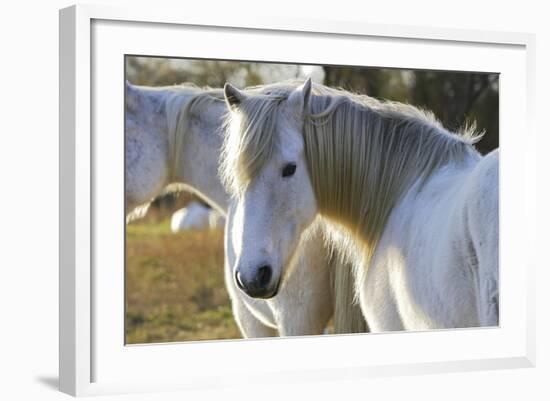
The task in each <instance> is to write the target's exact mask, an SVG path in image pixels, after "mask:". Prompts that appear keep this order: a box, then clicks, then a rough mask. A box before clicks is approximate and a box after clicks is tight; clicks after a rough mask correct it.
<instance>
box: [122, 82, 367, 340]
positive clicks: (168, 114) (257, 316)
mask: <svg viewBox="0 0 550 401" xmlns="http://www.w3.org/2000/svg"><path fill="white" fill-rule="evenodd" d="M226 112H227V108H226V104H225V102H224V100H223V93H222V91H221V90H200V89H198V88H195V87H186V86H181V87H165V88H148V87H138V86H134V85H131V84H127V86H126V210H127V212H128V216H129V219H128V220H130V219H131V217H134V216H135V215H136V213H135V210H146V205H147V204H149V203H150V202H151V200H152V199H154V198H155V197H156V196H158V195H159V194H161V193H162V192H163V191H164V190H165V188H166V187H167V186H168V187H170V186H171V187H174V184H177V186H179V187H183V188H184V189H188V190H191V191H192V192H194V193H196V194H198V195H199V196H200V197H202V198H203V199H205V200H206V201H207V202H208V203H209V204H211V205H213V206H214V208H216V209H218V210H219V211H220V212H221V213H222V214H224V215H225V212H226V210H227V209H228V208H229V205H230V203H229V196H228V195H227V193H226V191H225V189H224V188H223V186H222V184H221V182H220V179H219V178H218V156H219V153H220V150H221V145H222V142H223V126H222V123H223V119H224V116H225V113H226ZM143 205H145V206H143ZM231 224H232V223H231V221H228V224H227V225H226V227H231ZM227 237H228V236H227V234H226V244H225V251H226V252H225V257H226V262H225V268H224V271H225V279H226V280H225V281H226V286H227V289H228V291H229V294H230V297H231V301H232V307H233V313H234V316H235V319H236V321H237V323H238V325H239V327H240V329H241V332H242V334H243V336H245V337H265V336H274V335H277V334H279V335H305V334H321V333H323V331H324V330H325V328H326V326H327V323H328V321H329V319H330V318H331V316H332V315H333V310H334V309H333V288H332V282H331V277H330V272H331V271H332V269H331V268H330V266H331V264H334V263H336V261H335V260H334V258H333V257H332V255H331V253H330V252H329V250H328V248H326V247H325V244H324V240H323V237H322V233H321V232H320V231H319V230H315V229H311V230H310V238H308V239H307V240H305V239H304V240H303V241H301V243H300V245H299V246H298V248H299V251H298V252H297V257H296V258H295V260H294V262H293V265H294V266H295V268H293V269H292V274H289V275H288V277H287V280H286V283H285V285H284V286H281V287H280V288H279V291H278V294H277V296H276V297H272V298H270V299H255V298H252V297H250V296H248V295H246V294H245V293H244V292H242V291H240V290H239V289H238V288H237V286H236V282H235V274H234V272H233V270H232V267H233V266H234V260H233V258H234V253H233V250H232V245H231V243H230V241H229V242H228V241H227ZM253 243H254V242H253V240H252V242H251V243H250V244H251V245H252V244H253ZM271 295H275V294H274V293H273V294H271ZM348 299H351V297H350V298H348ZM340 309H341V312H340V313H341V314H342V315H348V314H349V315H351V316H359V318H355V322H357V323H356V324H355V325H354V326H353V327H351V326H349V325H348V326H347V327H346V326H342V327H343V328H338V327H336V332H359V331H365V329H366V326H365V324H364V321H362V319H361V315H360V310H359V308H358V307H355V306H354V305H352V303H351V302H350V303H349V304H348V305H347V307H346V308H342V307H340ZM343 320H344V321H349V319H343Z"/></svg>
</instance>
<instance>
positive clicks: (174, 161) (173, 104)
mask: <svg viewBox="0 0 550 401" xmlns="http://www.w3.org/2000/svg"><path fill="white" fill-rule="evenodd" d="M164 89H165V90H167V92H166V98H165V101H164V107H165V111H166V122H167V126H168V149H169V158H168V166H169V175H168V177H169V179H168V181H169V182H172V181H173V179H174V177H175V176H176V173H177V170H178V168H179V166H178V163H179V162H180V160H181V152H182V144H183V139H184V135H185V132H188V130H189V129H190V128H191V124H193V122H197V121H205V122H207V121H206V119H207V117H208V116H209V115H210V114H209V113H207V112H206V110H207V108H209V107H210V106H212V105H213V104H216V103H217V104H220V105H223V101H224V100H223V99H224V97H223V91H222V90H221V89H212V88H210V87H202V88H201V87H197V86H195V85H193V84H182V85H177V86H171V87H165V88H164Z"/></svg>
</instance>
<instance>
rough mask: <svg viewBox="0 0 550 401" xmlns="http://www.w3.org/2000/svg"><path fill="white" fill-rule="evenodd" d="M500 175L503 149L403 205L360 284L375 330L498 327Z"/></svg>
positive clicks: (436, 178)
mask: <svg viewBox="0 0 550 401" xmlns="http://www.w3.org/2000/svg"><path fill="white" fill-rule="evenodd" d="M485 174H489V175H492V177H490V179H489V180H487V179H485V177H486V175H485ZM496 177H498V153H495V154H491V155H489V156H487V157H485V158H483V159H482V160H481V161H479V159H478V158H476V157H474V158H473V160H471V161H470V163H467V164H466V165H463V166H460V167H459V168H446V169H444V170H443V171H441V172H437V173H435V174H434V175H433V177H432V178H430V179H429V180H428V182H426V183H425V184H424V185H423V187H422V190H420V191H419V190H418V189H417V188H415V187H413V188H411V190H410V191H409V193H408V194H407V195H406V196H405V197H404V198H403V199H402V200H401V201H400V202H399V204H398V205H396V207H395V208H394V210H393V212H392V214H391V215H390V217H389V219H388V223H387V225H386V228H385V229H384V232H383V234H382V236H381V239H380V242H379V244H378V246H377V249H376V251H375V253H374V256H373V258H372V261H371V263H370V266H369V268H368V273H367V274H365V275H363V280H362V282H361V283H359V286H360V288H361V291H360V298H361V306H362V308H363V310H364V311H365V313H366V315H367V316H369V324H370V326H371V328H372V329H373V330H376V331H391V330H423V329H438V328H448V327H473V326H479V325H482V326H486V325H496V324H498V253H496V252H495V249H498V243H497V241H498V186H496V185H495V184H496V183H498V180H496V179H495V178H496ZM488 184H489V187H487V185H488ZM495 205H497V207H496V208H495ZM478 259H479V260H478ZM380 311H383V313H380Z"/></svg>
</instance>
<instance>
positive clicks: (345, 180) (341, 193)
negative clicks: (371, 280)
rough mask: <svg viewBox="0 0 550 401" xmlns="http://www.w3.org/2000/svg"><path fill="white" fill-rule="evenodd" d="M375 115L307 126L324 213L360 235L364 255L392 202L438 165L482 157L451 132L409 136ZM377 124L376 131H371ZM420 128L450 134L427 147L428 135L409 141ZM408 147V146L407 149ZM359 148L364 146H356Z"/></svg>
mask: <svg viewBox="0 0 550 401" xmlns="http://www.w3.org/2000/svg"><path fill="white" fill-rule="evenodd" d="M371 115H372V114H371ZM375 118H378V120H375V119H372V120H375V121H368V120H364V121H360V120H359V121H357V120H356V121H354V123H355V126H358V127H360V129H358V130H356V131H355V132H351V131H348V132H343V131H342V132H331V131H330V130H325V131H323V127H324V125H319V124H315V123H312V124H306V129H305V131H304V134H305V143H306V153H307V160H308V164H309V170H310V173H312V174H311V175H312V184H313V188H314V191H315V193H316V197H317V202H318V206H319V210H320V213H321V215H323V216H324V217H325V218H327V219H328V220H329V221H331V222H332V223H335V224H336V225H337V226H340V227H342V228H343V229H345V230H346V231H347V232H348V233H350V234H351V235H352V236H353V237H354V238H356V239H357V240H358V241H357V244H359V247H360V248H361V249H362V251H363V253H364V256H365V257H366V260H370V258H371V257H372V254H373V253H374V250H375V248H376V245H377V244H378V241H379V239H380V237H381V235H382V232H383V230H384V227H385V224H386V223H387V221H388V218H389V216H390V214H391V212H392V209H393V207H394V206H395V205H396V204H397V203H398V202H399V200H400V199H402V198H403V197H404V196H405V195H406V194H407V193H408V192H409V191H410V190H419V189H421V188H422V183H423V182H424V181H425V180H427V179H428V178H429V177H430V176H431V175H432V174H433V173H434V172H436V171H438V170H440V169H443V168H449V167H451V168H453V166H456V168H464V166H466V165H469V164H470V163H471V162H475V161H477V160H479V154H477V152H475V150H474V149H473V148H472V147H471V146H470V145H468V144H466V143H465V142H464V141H461V140H460V139H458V138H452V136H451V134H439V133H433V132H418V133H415V132H407V133H406V134H407V135H408V136H404V137H402V138H398V137H395V136H394V135H396V133H395V131H396V130H397V129H398V128H396V126H395V125H391V124H389V125H388V126H387V128H388V129H387V131H385V132H380V127H381V126H384V125H385V124H388V122H387V121H384V120H382V118H381V117H379V116H375ZM336 126H338V124H336ZM377 127H378V128H377ZM397 127H399V125H397ZM433 129H434V130H435V129H440V128H439V127H437V128H433ZM375 130H378V131H376V132H377V135H375V136H373V132H375ZM416 134H418V135H447V136H441V137H438V138H435V139H436V140H438V141H439V140H441V143H439V142H438V145H437V148H434V150H432V151H430V152H427V151H425V148H423V146H424V143H428V142H429V141H428V140H426V138H428V137H427V136H425V137H424V138H423V139H422V141H420V142H418V140H412V141H411V140H410V138H414V137H413V136H412V135H416ZM397 135H399V134H397ZM431 139H434V137H430V140H431ZM338 141H340V142H339V143H337V142H338ZM445 141H448V143H446V142H445ZM407 147H410V151H405V152H404V151H403V149H404V148H407ZM464 147H466V148H464ZM468 147H469V148H471V149H469V148H468ZM319 149H322V150H321V151H320V150H319ZM335 149H337V150H336V151H335ZM357 149H362V150H363V151H362V152H354V151H353V150H357ZM396 154H397V155H398V157H395V155H396ZM357 244H356V245H357Z"/></svg>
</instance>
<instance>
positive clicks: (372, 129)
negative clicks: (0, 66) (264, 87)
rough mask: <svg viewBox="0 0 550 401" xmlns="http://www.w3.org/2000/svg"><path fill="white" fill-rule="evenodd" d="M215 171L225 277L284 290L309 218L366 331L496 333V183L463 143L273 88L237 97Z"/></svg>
mask: <svg viewBox="0 0 550 401" xmlns="http://www.w3.org/2000/svg"><path fill="white" fill-rule="evenodd" d="M225 96H226V99H227V101H228V103H229V104H230V105H231V106H230V108H231V114H230V115H229V116H228V122H227V126H228V129H227V131H228V134H227V137H226V141H225V144H224V151H223V153H222V154H223V160H222V161H221V163H222V171H223V178H224V181H225V183H226V186H227V187H228V188H229V189H230V191H231V192H232V194H234V195H235V196H236V202H237V203H236V205H235V206H234V208H235V210H234V214H235V216H234V218H233V226H232V230H233V237H234V238H235V241H234V246H235V252H236V261H235V267H234V268H235V270H236V272H237V274H238V276H239V277H240V280H241V281H242V282H243V284H244V285H243V286H244V287H245V288H246V287H247V286H248V283H249V282H250V277H254V276H256V275H258V274H260V273H259V272H260V271H262V270H265V269H269V271H270V276H269V277H270V279H269V281H267V282H266V283H265V286H266V288H273V287H276V286H278V285H280V282H281V281H284V279H285V274H286V270H287V269H288V268H289V267H288V263H289V261H291V260H292V259H293V255H294V253H295V251H296V249H297V248H296V245H295V244H297V243H298V242H299V240H300V238H303V235H304V232H305V231H306V230H307V229H308V227H309V226H310V225H311V224H312V222H314V220H316V218H317V217H318V216H322V218H324V219H325V220H326V222H327V225H328V226H329V229H328V230H327V231H328V232H329V235H331V236H332V237H333V242H335V246H337V247H339V248H340V249H341V250H342V251H343V252H346V253H347V254H348V255H349V258H350V259H351V260H353V261H354V265H355V277H356V291H357V293H358V296H359V298H360V303H361V308H362V310H363V313H364V316H365V317H366V318H367V321H368V323H369V327H370V329H371V330H372V331H376V332H380V331H391V330H426V329H436V328H456V327H472V326H476V327H477V326H492V325H498V322H499V308H498V306H499V285H498V283H499V282H498V254H499V252H498V245H499V235H498V233H499V228H498V210H499V206H498V205H499V197H498V177H499V175H498V171H499V167H498V166H499V162H498V160H499V156H498V151H495V152H493V153H491V154H489V155H487V156H485V157H482V156H481V155H480V154H479V153H478V152H477V151H476V150H475V149H474V147H473V143H474V142H475V140H476V136H475V135H474V133H473V132H472V130H464V132H462V133H461V134H453V133H450V132H448V131H447V130H445V129H444V128H443V127H442V126H441V124H440V123H439V122H438V121H436V120H435V118H434V117H433V115H432V114H429V113H426V112H423V111H420V110H418V109H416V108H414V107H413V106H409V105H404V104H398V103H391V102H380V101H378V100H375V99H373V98H370V97H367V96H361V95H353V94H350V93H348V92H345V91H338V90H333V89H330V90H329V89H326V88H324V87H321V86H317V85H316V86H314V87H313V91H312V84H311V82H310V81H309V80H308V81H306V83H305V84H304V85H302V86H299V87H298V86H297V85H294V86H293V87H292V88H290V89H289V87H288V85H281V86H280V89H279V90H278V91H277V90H276V89H274V88H270V90H269V92H264V93H258V92H250V91H246V90H245V91H239V90H238V89H236V88H234V87H233V86H231V85H229V84H227V85H226V87H225Z"/></svg>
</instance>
